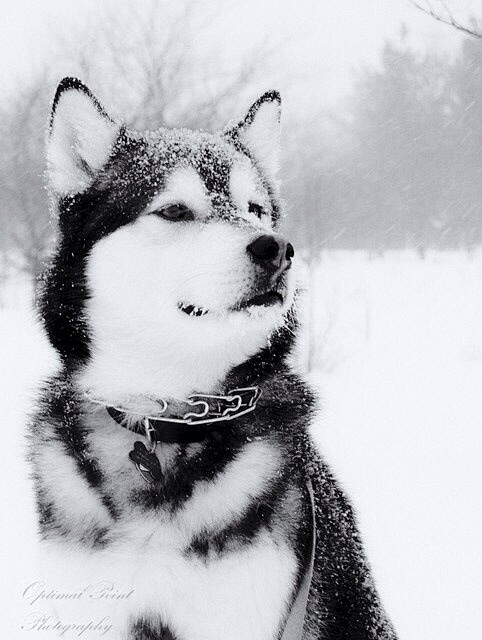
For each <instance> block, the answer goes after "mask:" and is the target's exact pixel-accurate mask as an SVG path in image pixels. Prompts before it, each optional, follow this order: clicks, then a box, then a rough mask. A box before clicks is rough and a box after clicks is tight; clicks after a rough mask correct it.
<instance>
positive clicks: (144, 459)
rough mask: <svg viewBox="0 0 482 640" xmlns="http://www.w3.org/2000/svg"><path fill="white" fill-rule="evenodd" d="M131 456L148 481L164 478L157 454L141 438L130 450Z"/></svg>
mask: <svg viewBox="0 0 482 640" xmlns="http://www.w3.org/2000/svg"><path fill="white" fill-rule="evenodd" d="M129 458H130V459H131V460H132V462H133V463H134V464H135V465H136V468H137V470H138V471H139V473H140V474H141V476H142V477H143V478H144V480H146V481H147V482H157V481H159V480H160V479H161V478H162V471H161V465H160V464H159V460H158V459H157V456H156V455H155V454H154V453H153V452H149V451H148V450H147V448H146V446H145V444H144V443H143V442H140V441H139V440H136V442H134V448H133V449H132V451H130V452H129Z"/></svg>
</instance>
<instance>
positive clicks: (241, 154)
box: [41, 79, 294, 401]
mask: <svg viewBox="0 0 482 640" xmlns="http://www.w3.org/2000/svg"><path fill="white" fill-rule="evenodd" d="M279 119H280V97H279V94H278V93H276V92H269V93H266V94H264V95H263V96H262V97H261V98H259V100H257V101H256V102H255V104H254V105H253V106H252V107H251V108H250V109H249V111H248V114H247V116H246V117H245V119H244V120H243V121H241V122H240V123H239V124H237V125H236V126H233V127H231V128H228V129H226V130H225V131H223V132H220V133H214V134H212V133H206V132H199V131H190V130H185V129H160V130H158V131H155V132H151V131H149V132H142V133H141V132H135V131H131V130H128V129H127V128H125V127H124V126H122V125H120V124H119V123H117V122H116V121H115V120H113V119H112V118H111V117H110V116H109V115H108V114H107V112H106V111H105V109H104V108H103V107H102V106H101V104H100V103H99V102H98V100H97V99H96V98H95V97H94V96H93V95H92V94H91V93H90V91H89V90H88V89H87V88H86V87H85V86H84V85H83V84H82V83H80V82H79V81H78V80H75V79H65V80H63V81H62V82H61V84H60V86H59V88H58V90H57V93H56V96H55V99H54V104H53V110H52V118H51V125H50V132H49V137H48V145H47V160H48V174H49V183H50V188H51V192H52V195H53V200H54V204H55V207H56V210H57V211H58V218H59V235H60V237H59V245H58V249H57V252H56V255H55V257H54V260H53V263H52V265H51V267H50V269H49V271H48V273H47V275H46V278H45V285H44V288H43V293H42V297H41V313H42V316H43V319H44V321H45V324H46V327H47V330H48V333H49V336H50V339H51V341H52V343H53V344H54V346H55V347H56V348H57V350H58V351H59V352H60V354H61V356H62V357H63V359H64V361H65V362H67V363H71V364H72V363H73V364H75V366H76V369H77V370H78V371H80V372H81V380H82V382H83V384H84V385H85V386H86V387H89V388H91V389H93V390H94V391H95V392H96V393H97V394H100V395H102V396H107V397H109V399H110V400H111V401H112V400H113V399H115V398H119V397H125V396H126V395H136V394H157V395H164V396H166V395H170V396H174V397H176V396H177V397H183V396H185V395H186V394H187V393H190V392H192V391H200V392H207V391H209V390H210V389H214V388H215V387H216V384H217V383H219V382H220V381H221V380H222V379H223V377H224V376H225V375H226V373H227V372H228V371H229V370H230V369H231V368H232V367H234V366H236V365H239V364H240V363H242V362H244V361H245V360H246V359H248V358H249V357H250V356H252V355H253V354H255V353H256V352H258V351H259V350H260V349H262V348H263V347H264V346H265V345H266V342H267V340H268V339H269V338H270V336H271V335H272V334H273V332H275V331H276V330H277V329H279V327H280V326H281V325H282V324H283V322H284V321H285V317H286V314H287V312H288V311H289V309H290V307H291V305H292V303H293V294H294V284H293V276H292V271H291V270H290V267H291V265H292V259H293V254H294V251H293V247H292V246H291V244H290V243H289V242H287V241H286V240H285V239H284V238H283V237H282V236H281V235H280V234H279V233H278V231H277V226H278V220H279V217H280V204H279V200H278V194H277V184H276V180H275V173H276V168H277V162H278V145H279Z"/></svg>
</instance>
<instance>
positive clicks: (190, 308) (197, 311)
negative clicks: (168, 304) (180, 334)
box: [177, 302, 209, 317]
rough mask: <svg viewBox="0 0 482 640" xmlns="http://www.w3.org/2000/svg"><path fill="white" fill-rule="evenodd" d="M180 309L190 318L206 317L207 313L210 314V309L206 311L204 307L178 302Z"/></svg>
mask: <svg viewBox="0 0 482 640" xmlns="http://www.w3.org/2000/svg"><path fill="white" fill-rule="evenodd" d="M177 306H178V308H179V309H180V310H181V311H183V312H184V313H185V314H186V315H188V316H196V317H200V316H205V315H206V313H209V309H205V308H204V307H196V306H194V305H193V304H186V303H185V302H178V303H177Z"/></svg>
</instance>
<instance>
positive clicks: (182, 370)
mask: <svg viewBox="0 0 482 640" xmlns="http://www.w3.org/2000/svg"><path fill="white" fill-rule="evenodd" d="M265 343H266V340H263V341H261V340H257V341H256V342H253V344H247V345H245V347H244V348H243V349H237V350H235V349H232V350H230V351H229V352H228V350H226V352H225V353H202V352H199V353H197V354H192V353H185V354H183V355H182V356H181V355H180V354H179V353H172V354H170V355H166V356H164V357H161V356H160V355H159V354H156V352H155V349H153V350H152V353H151V354H149V355H150V357H144V358H143V360H142V361H140V360H137V359H136V355H137V353H138V352H136V350H135V349H133V350H132V351H131V353H132V354H134V356H132V355H130V354H129V356H127V355H126V354H125V352H123V350H122V348H119V349H118V350H117V351H113V352H112V354H109V353H103V354H102V353H95V352H94V354H93V357H92V359H91V360H90V362H89V363H87V364H86V365H85V366H84V367H83V368H82V369H80V370H79V372H78V374H77V376H76V383H77V386H78V388H79V389H80V391H82V392H84V393H87V394H90V395H91V396H93V397H95V398H96V399H99V400H102V401H103V402H104V403H105V404H110V405H122V406H126V404H127V405H128V406H130V407H132V408H133V409H135V410H136V411H139V412H141V413H149V412H150V411H153V410H155V408H156V404H155V402H154V403H153V402H152V399H154V400H155V401H156V400H158V399H162V400H167V401H169V400H174V401H183V400H185V399H186V398H188V397H189V396H190V395H191V394H193V393H204V394H213V393H214V394H216V393H223V391H225V384H226V378H227V376H228V374H229V372H230V371H232V370H233V368H235V367H237V366H239V365H240V364H242V363H243V362H246V361H247V360H248V359H249V358H250V357H251V356H252V355H254V354H255V353H257V352H259V351H260V350H261V349H262V347H263V346H264V345H265Z"/></svg>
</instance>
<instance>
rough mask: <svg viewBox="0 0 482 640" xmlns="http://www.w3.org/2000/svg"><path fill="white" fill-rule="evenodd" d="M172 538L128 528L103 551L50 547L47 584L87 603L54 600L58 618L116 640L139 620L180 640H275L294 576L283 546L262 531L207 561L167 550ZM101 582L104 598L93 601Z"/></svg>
mask: <svg viewBox="0 0 482 640" xmlns="http://www.w3.org/2000/svg"><path fill="white" fill-rule="evenodd" d="M172 533H173V532H172V531H165V530H164V527H163V526H162V525H161V526H159V527H153V525H152V523H149V525H148V526H146V525H145V524H143V523H141V522H131V523H130V524H129V525H128V526H126V527H125V528H124V531H123V535H122V541H120V542H118V543H117V544H114V545H113V546H111V547H110V548H108V549H103V550H99V551H92V552H90V553H89V552H82V551H74V550H72V549H71V548H70V547H69V549H68V550H66V551H65V552H64V553H62V552H61V551H59V547H58V545H55V547H56V548H55V550H54V551H52V550H50V552H49V556H48V559H47V564H48V565H49V567H50V569H53V568H54V567H57V568H58V569H59V571H58V572H57V573H54V574H53V575H50V576H49V577H47V575H45V574H44V580H45V581H46V582H47V583H49V584H50V585H51V586H54V587H55V588H56V589H57V590H59V591H65V592H69V591H73V590H74V591H78V590H79V589H85V588H87V592H86V596H85V598H81V599H80V600H76V601H68V600H67V601H65V600H58V601H55V602H54V607H55V612H56V615H57V617H59V618H60V619H63V620H69V619H75V620H79V619H81V618H84V619H86V620H87V618H88V619H89V620H96V621H99V620H102V619H107V620H108V621H109V622H110V623H111V624H112V625H113V630H112V635H111V637H112V638H116V639H117V638H126V639H127V638H130V637H131V636H130V635H129V629H131V627H132V625H133V624H135V623H136V622H137V621H139V620H141V619H142V620H146V621H147V622H148V623H149V624H150V625H151V627H152V629H153V630H158V629H159V628H160V625H161V624H163V625H164V626H165V627H168V628H169V629H170V630H171V632H172V634H173V636H174V637H175V638H176V639H179V640H205V639H207V638H209V639H210V640H216V639H219V640H226V638H230V640H258V639H259V640H268V639H271V638H274V637H276V633H277V631H278V629H279V625H280V623H281V621H282V619H283V616H284V614H285V611H286V608H287V605H288V603H289V600H290V597H291V594H292V589H293V584H294V580H295V574H296V559H295V556H294V553H293V551H292V550H291V549H290V548H289V547H288V545H287V544H286V543H284V542H282V541H280V540H276V541H275V540H274V539H273V538H272V537H271V536H270V534H269V533H268V532H264V533H263V534H261V535H260V536H258V538H257V539H256V540H255V541H253V542H252V543H251V544H249V545H246V546H244V547H243V548H240V549H237V550H233V551H231V552H229V553H226V554H223V555H220V556H216V557H212V558H207V559H206V558H200V557H197V556H195V555H188V554H186V553H185V552H184V551H183V549H182V548H181V547H179V546H176V545H173V544H172V543H169V544H167V545H166V544H165V540H166V539H169V538H170V537H171V536H172ZM66 568H68V573H67V577H66ZM74 576H75V577H74ZM101 584H104V585H107V587H106V588H105V590H104V592H105V594H106V597H97V598H96V597H90V595H91V594H92V593H94V594H99V593H100V592H101V587H99V585H101ZM109 594H111V595H112V596H113V597H112V598H110V597H109ZM50 604H52V603H50ZM106 623H107V622H106ZM107 637H109V636H107Z"/></svg>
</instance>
